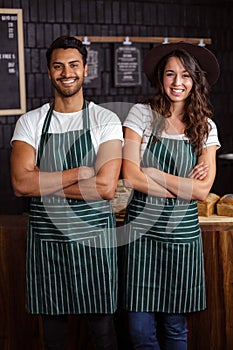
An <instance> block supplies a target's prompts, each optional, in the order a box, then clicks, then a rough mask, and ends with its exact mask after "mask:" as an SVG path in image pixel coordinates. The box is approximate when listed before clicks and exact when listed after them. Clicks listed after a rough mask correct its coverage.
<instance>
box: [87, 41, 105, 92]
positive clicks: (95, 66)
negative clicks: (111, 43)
mask: <svg viewBox="0 0 233 350" xmlns="http://www.w3.org/2000/svg"><path fill="white" fill-rule="evenodd" d="M100 57H101V50H100V48H99V47H98V46H96V45H93V44H92V45H91V46H90V47H87V64H88V75H87V77H86V78H85V80H84V84H85V87H90V88H100V87H101V79H100Z"/></svg>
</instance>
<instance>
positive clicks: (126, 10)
mask: <svg viewBox="0 0 233 350" xmlns="http://www.w3.org/2000/svg"><path fill="white" fill-rule="evenodd" d="M0 8H22V9H23V22H24V47H25V74H26V97H27V102H26V104H27V110H30V109H32V108H36V107H38V106H40V105H41V104H42V103H45V102H47V101H48V100H49V99H50V97H51V96H52V90H51V86H50V82H49V80H48V78H47V72H46V63H45V51H46V48H47V47H48V45H49V44H50V43H51V41H52V40H53V39H55V38H56V37H57V36H59V35H62V34H68V35H80V36H84V35H87V36H91V35H99V36H111V35H114V36H122V35H123V36H129V37H130V36H162V37H198V38H202V37H204V38H211V40H212V44H211V45H209V46H208V48H210V49H211V50H212V51H213V52H214V53H215V54H216V56H217V58H218V60H219V63H220V67H221V77H220V79H219V81H218V83H217V84H216V85H215V86H214V88H213V91H212V103H213V106H214V110H215V121H216V123H217V125H218V128H219V135H220V140H221V143H222V148H221V151H220V152H232V151H233V136H232V126H233V96H232V95H233V92H232V78H233V47H232V40H233V29H232V17H233V2H232V1H221V0H202V1H201V0H187V1H185V0H177V1H172V0H166V1H161V0H154V1H152V0H145V1H142V0H136V1H126V0H125V1H108V0H106V1H103V0H102V1H101V0H96V1H94V0H91V1H80V0H56V1H55V0H49V1H47V0H34V1H27V0H0ZM99 45H100V46H101V49H102V55H101V74H100V77H99V79H100V87H99V88H88V89H86V91H85V95H86V98H87V99H92V100H93V101H95V102H96V103H105V102H125V103H128V102H129V103H130V102H132V103H133V102H136V101H137V100H140V99H141V98H142V97H144V96H146V95H148V94H150V93H152V91H151V88H150V86H149V84H148V82H147V81H146V79H145V77H144V75H143V79H142V85H141V86H137V87H114V83H113V68H112V67H113V44H112V43H105V44H99ZM151 47H152V44H140V50H141V53H142V57H143V55H144V54H145V53H146V52H147V51H148V50H149V49H150V48H151ZM121 117H124V116H121ZM17 118H18V116H1V117H0V160H1V167H0V186H1V196H0V213H2V214H18V213H22V212H24V211H27V200H25V199H19V198H15V197H14V196H13V193H12V189H11V184H10V164H9V158H10V143H9V142H10V138H11V135H12V132H13V129H14V125H15V122H16V120H17ZM224 164H225V163H224ZM232 164H233V162H229V161H227V163H226V164H225V165H224V166H225V167H224V168H223V167H222V164H219V170H218V174H217V178H216V182H215V184H214V187H213V190H214V191H215V192H217V193H220V192H221V193H225V192H226V191H227V192H230V191H233V189H232V184H231V181H230V179H231V177H232V173H233V171H232ZM222 169H224V170H223V171H222ZM224 176H227V177H226V178H224ZM229 181H230V182H229Z"/></svg>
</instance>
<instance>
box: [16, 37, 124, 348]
mask: <svg viewBox="0 0 233 350" xmlns="http://www.w3.org/2000/svg"><path fill="white" fill-rule="evenodd" d="M46 57H47V66H48V76H49V79H50V80H51V82H52V84H53V87H54V102H53V103H51V104H49V103H46V104H44V105H43V106H41V107H40V108H38V109H35V110H32V111H29V112H28V113H26V114H24V115H22V116H21V117H20V118H19V120H18V122H17V124H16V128H15V131H14V134H13V138H12V156H11V174H12V185H13V188H14V193H15V195H16V196H26V197H31V200H30V215H29V228H28V247H27V310H28V311H29V312H30V313H35V314H42V319H43V330H44V342H45V349H46V350H47V349H59V350H61V349H66V346H67V345H66V343H67V317H66V316H67V315H68V314H85V315H86V316H85V317H87V320H88V324H89V328H90V331H91V334H92V336H93V337H94V343H95V345H96V348H97V349H101V350H102V349H111V350H112V349H116V348H117V345H116V337H115V331H114V326H113V313H114V312H115V310H116V305H117V261H116V242H115V239H116V237H115V220H114V215H113V212H112V209H111V206H110V203H109V200H110V199H112V198H113V196H114V193H115V189H116V185H117V181H118V177H119V173H120V166H121V156H122V155H121V152H122V147H121V143H122V139H123V137H122V128H121V123H120V120H119V118H118V117H117V116H116V115H115V114H114V113H113V112H111V111H109V110H107V109H104V108H102V107H100V106H98V105H96V104H95V103H93V102H87V101H86V100H85V99H84V95H83V82H84V79H85V76H86V75H87V72H88V67H87V63H86V59H87V50H86V48H85V46H84V45H83V44H82V42H81V41H79V40H77V39H76V38H75V37H67V36H62V37H59V38H57V39H56V40H55V41H54V42H53V43H52V44H51V46H50V47H49V49H48V50H47V53H46Z"/></svg>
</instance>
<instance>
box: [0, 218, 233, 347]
mask: <svg viewBox="0 0 233 350" xmlns="http://www.w3.org/2000/svg"><path fill="white" fill-rule="evenodd" d="M27 222H28V218H27V216H15V215H8V216H3V215H2V216H0V349H1V350H43V344H42V332H41V322H40V317H39V316H32V315H28V314H27V313H26V310H25V253H26V227H27ZM200 223H201V228H202V236H203V246H204V256H205V270H206V288H207V309H206V310H205V311H202V312H198V313H195V314H190V315H189V318H188V320H189V328H190V332H189V347H188V349H189V350H223V349H224V350H232V349H233V218H228V217H218V216H212V217H209V218H204V217H200ZM69 322H70V337H69V346H68V349H69V350H92V346H91V344H90V340H89V337H88V334H87V329H86V325H85V323H84V322H83V320H81V319H80V318H79V317H76V316H73V317H70V319H69ZM116 323H117V329H118V332H119V339H120V346H119V349H126V350H130V347H129V346H126V347H124V343H125V342H126V338H124V337H125V334H126V327H125V320H124V319H122V315H116ZM123 328H124V329H123ZM77 330H78V332H77Z"/></svg>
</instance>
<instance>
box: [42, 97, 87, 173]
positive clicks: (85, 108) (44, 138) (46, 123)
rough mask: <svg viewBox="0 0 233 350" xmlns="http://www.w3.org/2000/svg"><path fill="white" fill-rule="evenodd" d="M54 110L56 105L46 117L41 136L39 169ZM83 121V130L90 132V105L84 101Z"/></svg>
mask: <svg viewBox="0 0 233 350" xmlns="http://www.w3.org/2000/svg"><path fill="white" fill-rule="evenodd" d="M53 110H54V103H52V104H51V106H50V108H49V110H48V112H47V115H46V117H45V121H44V125H43V128H42V134H41V139H40V143H39V147H38V153H37V161H36V164H37V166H38V167H39V166H40V159H41V156H42V153H43V150H44V145H45V140H46V134H47V133H48V130H49V125H50V122H51V118H52V115H53ZM82 119H83V129H84V130H89V129H90V121H89V110H88V103H87V101H86V100H85V99H84V101H83V108H82Z"/></svg>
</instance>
